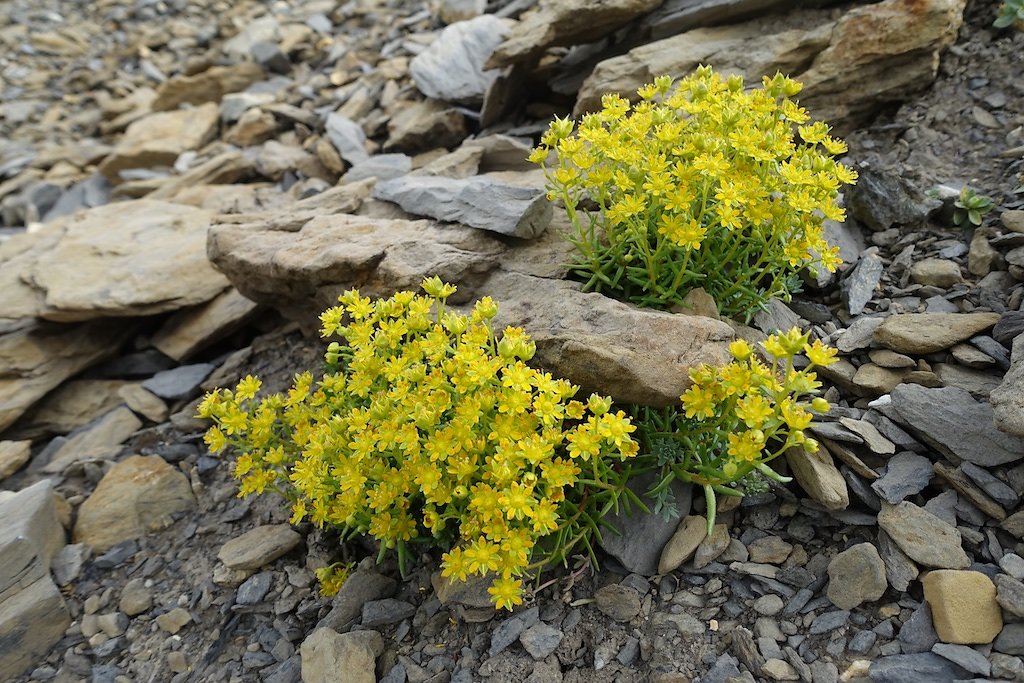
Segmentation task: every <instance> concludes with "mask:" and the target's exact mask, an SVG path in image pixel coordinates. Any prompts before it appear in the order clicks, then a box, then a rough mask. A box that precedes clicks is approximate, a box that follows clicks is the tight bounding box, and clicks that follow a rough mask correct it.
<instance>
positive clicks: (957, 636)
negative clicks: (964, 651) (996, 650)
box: [921, 569, 1003, 645]
mask: <svg viewBox="0 0 1024 683" xmlns="http://www.w3.org/2000/svg"><path fill="white" fill-rule="evenodd" d="M921 583H922V585H923V586H924V599H925V600H927V601H928V604H929V605H930V606H931V608H932V620H933V621H934V623H935V632H936V633H938V634H939V638H941V639H942V641H943V642H946V643H956V644H959V645H975V644H984V643H991V642H992V641H993V640H994V639H995V637H996V636H997V635H999V632H1000V631H1001V630H1002V628H1003V617H1002V614H1001V613H1000V611H999V603H998V602H997V601H996V587H995V585H994V584H993V583H992V580H991V579H989V578H988V577H987V576H985V575H984V574H982V573H980V572H973V571H956V570H952V569H943V570H939V571H933V572H929V573H928V574H927V575H926V576H925V577H924V579H923V580H922V582H921Z"/></svg>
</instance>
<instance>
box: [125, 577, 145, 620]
mask: <svg viewBox="0 0 1024 683" xmlns="http://www.w3.org/2000/svg"><path fill="white" fill-rule="evenodd" d="M152 606H153V592H152V591H151V590H150V589H149V588H147V587H146V582H145V581H144V580H143V579H138V578H136V579H129V580H128V583H126V584H125V585H124V587H123V588H122V589H121V599H120V601H119V602H118V603H117V607H118V609H119V610H121V611H122V612H124V613H125V614H127V615H128V616H130V617H134V616H136V615H138V614H142V613H143V612H148V611H149V610H150V608H151V607H152Z"/></svg>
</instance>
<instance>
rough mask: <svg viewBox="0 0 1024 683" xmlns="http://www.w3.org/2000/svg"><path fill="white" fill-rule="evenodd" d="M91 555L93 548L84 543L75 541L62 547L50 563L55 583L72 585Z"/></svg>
mask: <svg viewBox="0 0 1024 683" xmlns="http://www.w3.org/2000/svg"><path fill="white" fill-rule="evenodd" d="M62 525H63V520H62ZM91 555H92V549H91V548H89V546H87V545H84V544H82V543H73V544H71V545H66V546H64V547H63V548H61V549H60V550H59V551H58V552H57V554H56V555H54V556H53V561H52V562H51V563H50V570H51V571H52V572H53V580H54V583H56V584H57V585H58V586H67V585H70V584H71V583H72V582H73V581H74V580H75V579H77V578H78V576H79V575H80V574H81V573H82V566H83V565H84V564H85V562H86V560H88V559H89V557H90V556H91Z"/></svg>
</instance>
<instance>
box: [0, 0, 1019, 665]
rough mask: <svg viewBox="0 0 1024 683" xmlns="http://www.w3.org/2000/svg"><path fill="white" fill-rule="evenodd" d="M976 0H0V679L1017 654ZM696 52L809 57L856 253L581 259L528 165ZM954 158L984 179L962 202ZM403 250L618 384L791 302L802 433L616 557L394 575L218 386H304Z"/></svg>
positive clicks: (1013, 140) (999, 137)
mask: <svg viewBox="0 0 1024 683" xmlns="http://www.w3.org/2000/svg"><path fill="white" fill-rule="evenodd" d="M797 5H799V6H800V7H801V8H800V9H793V7H795V6H797ZM809 6H810V7H809ZM996 8H997V5H996V3H995V2H982V1H980V0H978V1H973V2H970V3H968V4H967V6H966V7H965V6H964V4H963V2H961V1H959V0H902V1H901V0H884V1H883V2H879V3H876V4H863V3H859V4H845V3H836V2H831V1H829V0H821V1H819V2H816V3H791V2H786V1H785V0H759V1H756V2H755V1H750V2H746V1H742V0H741V1H739V2H734V1H732V0H729V1H716V0H708V1H706V2H699V3H695V2H692V1H688V0H666V1H665V2H658V1H657V0H607V1H605V2H601V3H594V2H585V1H584V0H568V1H555V0H540V1H539V2H538V1H537V0H511V1H506V0H497V1H491V2H484V1H483V0H438V1H436V2H431V3H429V4H427V3H413V2H402V1H401V0H352V1H350V2H344V3H343V2H340V1H338V0H309V1H306V2H300V1H299V0H281V1H280V2H276V3H269V4H268V3H260V2H250V1H247V0H242V1H240V2H224V1H214V0H159V1H154V0H136V1H135V2H126V1H125V0H101V1H99V2H57V1H56V0H49V1H47V0H43V1H42V2H40V1H38V0H11V1H10V2H7V3H5V4H4V5H3V6H2V7H0V45H2V47H3V57H0V74H2V79H0V291H2V292H3V294H2V296H0V679H3V680H11V681H15V682H16V683H25V682H27V681H40V682H42V681H61V682H71V681H92V682H94V683H98V682H108V681H113V682H118V683H121V682H128V681H138V682H143V681H147V682H149V681H173V682H175V683H182V682H185V681H204V682H205V681H267V682H273V683H291V682H296V681H300V680H302V681H305V682H306V683H314V682H320V681H324V682H326V681H337V680H344V681H359V682H362V681H381V682H383V681H386V682H387V683H405V682H406V681H408V682H409V683H423V682H424V681H431V682H432V683H448V682H458V683H466V682H468V681H477V680H489V681H530V682H531V683H542V682H545V683H546V682H558V681H565V682H566V683H570V682H575V681H580V682H582V681H620V682H627V681H654V682H658V683H676V682H684V681H691V680H692V681H706V682H708V683H711V682H724V681H751V680H758V681H760V680H777V681H786V680H793V681H796V680H801V681H805V682H813V683H830V682H832V681H837V680H843V681H858V680H872V681H952V680H971V679H974V680H988V679H1000V680H1024V659H1022V656H1024V559H1022V558H1024V543H1022V541H1024V507H1022V506H1021V496H1022V495H1024V334H1022V332H1024V308H1022V301H1024V284H1022V283H1024V191H1021V190H1020V189H1019V188H1020V186H1021V185H1022V184H1024V179H1022V178H1021V174H1022V172H1024V114H1022V112H1024V82H1022V81H1021V79H1020V74H1021V73H1022V66H1024V61H1022V55H1024V32H1021V31H1014V30H1009V31H995V30H994V29H992V28H991V22H992V20H993V18H994V17H995V15H996ZM700 63H711V64H713V65H714V66H715V67H716V68H717V69H718V70H720V71H735V72H739V73H743V74H745V75H746V77H747V79H748V81H750V82H756V81H757V80H758V79H759V78H760V76H761V74H763V73H774V72H775V71H776V70H782V71H784V72H786V73H789V74H790V75H792V76H793V77H795V78H797V79H799V80H801V81H803V82H804V83H805V84H806V89H805V92H804V93H803V95H802V103H803V104H805V105H806V106H807V107H808V108H810V109H811V111H812V112H813V113H814V114H816V115H817V116H820V117H822V118H825V119H827V120H829V121H831V122H834V123H835V124H836V126H837V129H838V130H839V131H840V132H841V133H842V134H844V135H845V136H846V138H847V139H848V141H849V142H850V152H849V154H848V157H847V159H846V162H847V163H849V164H851V165H853V166H855V167H856V168H858V170H859V171H860V174H861V180H860V182H859V183H858V185H857V186H856V188H854V189H852V190H851V191H850V192H849V193H848V195H847V197H846V198H845V200H846V204H847V206H848V208H849V212H850V218H849V219H848V220H847V222H846V223H845V224H841V225H840V224H832V225H830V226H829V228H830V237H831V239H833V240H834V241H835V243H836V244H838V245H839V246H840V247H841V249H842V255H843V259H844V266H843V268H842V269H841V271H840V273H838V274H837V275H836V276H834V277H828V278H821V279H813V278H810V277H808V278H807V283H806V290H805V292H804V293H802V294H801V295H799V296H798V297H797V298H796V300H794V301H793V302H792V303H791V304H789V305H782V304H778V305H774V306H771V307H769V309H768V310H767V311H765V312H764V313H762V314H760V315H759V316H758V317H757V318H756V319H755V320H754V321H753V324H752V326H750V327H745V326H741V325H737V324H735V323H730V322H727V321H722V320H718V319H716V318H715V317H714V312H713V311H706V312H707V313H710V315H711V316H712V317H703V316H688V315H673V314H665V313H656V312H651V311H640V310H636V309H633V308H632V307H629V306H626V305H623V304H621V303H618V302H615V301H612V300H611V299H607V298H605V297H603V296H600V295H597V294H583V293H581V292H580V291H579V286H578V285H577V284H576V283H573V282H571V281H569V280H567V279H566V272H565V270H564V267H563V265H562V264H563V263H565V262H566V259H567V254H568V251H567V249H568V247H567V246H566V244H565V242H564V241H563V240H562V239H561V238H560V237H559V231H560V230H561V229H562V228H564V225H565V224H564V219H562V218H561V217H560V216H559V214H558V211H557V209H555V210H554V211H552V208H551V206H550V205H549V204H548V202H547V201H546V200H545V199H544V191H543V178H542V177H541V176H540V175H539V172H538V171H537V170H536V169H534V168H533V167H531V166H530V165H529V164H527V163H526V162H525V161H524V157H525V155H526V153H527V151H528V150H529V148H530V147H531V145H533V144H534V143H535V142H536V136H537V135H539V133H540V132H541V131H542V130H544V128H545V127H546V125H547V122H548V121H549V120H550V117H551V116H552V115H554V114H566V113H570V112H576V113H577V114H579V113H581V112H584V111H586V110H588V109H589V108H591V107H593V106H594V103H595V102H596V101H597V98H598V97H599V95H600V93H602V92H605V91H608V90H619V91H621V92H623V93H625V94H628V93H629V92H630V91H631V90H633V89H635V88H636V86H638V85H640V84H642V83H643V82H645V81H646V80H648V79H649V78H650V77H652V76H654V75H657V74H660V73H672V74H675V75H680V74H683V73H686V72H688V71H689V70H691V69H692V68H693V67H694V66H696V65H697V64H700ZM965 184H967V185H970V186H971V187H973V188H974V189H976V190H977V191H978V192H979V194H982V195H988V196H990V197H992V198H993V200H994V201H995V204H996V209H995V210H994V211H993V212H991V213H989V214H988V215H986V216H985V218H984V220H983V223H982V225H981V226H978V227H977V228H974V227H973V226H969V225H968V226H961V227H958V226H955V225H954V223H953V210H952V209H953V205H952V204H953V200H954V198H955V196H956V195H957V193H958V192H959V190H960V188H961V187H963V186H964V185H965ZM929 190H934V191H933V192H928V191H929ZM426 274H438V275H441V276H442V277H443V278H445V279H447V280H449V281H452V282H456V283H458V284H459V286H460V295H461V296H462V297H463V299H462V300H463V301H467V300H469V299H472V298H473V297H474V296H477V295H482V294H484V293H486V294H489V295H491V296H494V297H495V298H496V299H498V300H499V301H500V302H501V305H502V316H503V318H504V320H505V322H509V323H516V324H522V325H524V326H525V327H526V328H527V329H528V330H529V332H530V333H531V334H532V335H533V337H534V338H535V339H536V340H537V342H538V354H537V358H536V360H537V362H538V363H540V364H542V365H544V366H545V367H548V368H549V369H551V370H552V371H554V372H556V373H558V374H560V375H562V376H565V377H568V378H570V379H572V380H573V381H575V382H577V383H579V384H582V385H584V387H586V388H598V389H601V390H602V391H603V392H605V393H611V394H612V395H613V396H615V397H616V398H617V399H619V400H623V401H634V402H649V403H659V402H665V401H668V400H671V399H672V398H673V397H674V396H678V394H679V393H680V391H681V390H682V388H683V387H685V383H686V377H687V371H688V369H689V368H690V367H692V366H693V365H695V364H698V363H700V362H711V363H716V362H721V361H722V360H723V359H724V357H725V346H726V345H727V343H728V341H730V340H731V339H733V338H734V336H736V335H739V336H743V337H746V338H749V339H753V340H756V339H759V338H763V335H764V333H766V332H771V331H774V330H775V329H780V328H783V329H785V328H788V327H790V326H791V325H793V324H799V325H801V326H802V327H804V328H805V329H809V330H811V331H812V333H813V334H814V335H815V336H816V337H819V338H822V339H825V340H826V341H828V342H830V343H832V344H834V345H836V346H837V347H838V348H839V349H840V351H841V355H842V361H841V362H840V363H838V364H837V365H835V366H832V367H831V368H829V369H828V372H827V376H826V379H827V381H828V387H829V389H828V397H829V398H830V400H831V401H832V402H833V404H834V408H833V409H832V411H831V412H830V413H829V415H828V416H827V417H826V418H825V419H824V420H822V421H821V422H818V423H816V424H815V425H814V427H813V429H814V432H815V435H816V437H817V438H818V439H819V440H820V442H821V443H822V444H823V446H824V448H823V449H822V450H821V451H820V452H819V453H818V454H816V455H811V454H807V453H803V452H791V453H790V454H789V455H788V456H787V459H786V462H781V463H776V465H777V466H778V469H780V470H781V471H783V472H786V473H790V474H792V475H793V477H794V479H795V481H794V482H793V483H792V484H789V485H787V486H781V485H775V484H772V485H768V483H767V482H766V483H765V484H764V485H763V486H761V487H760V488H758V489H757V490H751V491H748V494H747V495H746V496H745V497H744V498H743V499H742V500H740V501H739V502H735V499H729V500H728V501H723V505H722V508H721V509H720V510H719V514H718V520H717V521H718V524H717V525H716V527H715V529H714V533H713V534H711V535H710V536H708V537H706V538H705V533H704V527H705V519H704V517H703V516H702V515H703V513H704V510H703V500H702V498H701V497H700V496H696V497H694V496H693V495H692V492H691V491H690V490H689V489H688V488H687V487H684V486H679V487H677V490H676V492H675V493H676V501H677V504H678V508H679V511H680V514H681V519H672V520H668V521H666V520H664V519H662V518H661V517H659V516H652V515H640V514H634V515H623V516H619V517H616V518H614V519H610V520H609V521H610V522H611V523H612V524H614V525H615V526H616V527H617V528H620V529H622V530H623V532H624V533H623V535H622V536H614V535H612V534H608V535H606V537H605V542H604V546H603V549H602V555H601V559H602V565H601V568H600V570H599V571H595V570H594V569H593V568H591V567H590V566H589V565H587V564H586V563H585V562H583V561H582V558H573V561H572V563H571V564H570V566H569V567H567V568H565V569H564V570H561V571H554V572H550V573H548V574H546V575H544V576H542V577H540V578H539V580H538V583H537V585H536V587H535V591H534V593H533V594H532V595H531V596H529V600H528V601H527V604H525V605H523V607H522V608H520V609H518V610H517V611H516V612H515V613H514V614H507V613H501V614H495V613H494V611H493V609H491V608H490V607H489V606H488V604H487V601H486V593H484V592H483V591H484V588H485V586H482V585H479V584H477V583H471V584H469V585H461V584H457V585H452V584H448V583H446V582H444V581H441V580H439V578H438V577H437V576H436V570H437V565H438V558H437V557H436V556H429V555H425V556H424V557H422V558H420V561H419V562H417V564H416V567H415V569H414V571H413V573H412V575H411V576H409V577H407V578H406V579H404V580H403V579H401V578H400V577H399V576H398V572H397V567H396V566H395V563H394V561H393V560H391V559H386V560H385V561H384V563H383V564H381V565H376V564H375V563H374V558H375V556H376V551H375V549H374V548H372V547H371V546H370V545H369V544H368V543H360V542H355V543H348V544H339V543H338V542H337V538H336V537H333V536H332V535H331V534H329V533H322V532H319V531H316V530H315V529H313V528H312V527H311V526H309V525H299V526H295V527H293V526H291V525H289V524H288V523H287V519H288V514H287V512H286V511H285V509H284V507H283V506H282V505H281V503H280V501H279V500H276V499H274V498H273V497H272V496H267V497H264V498H256V499H253V498H249V499H244V500H240V499H238V498H237V497H236V495H235V493H236V489H235V485H234V482H233V480H232V477H231V462H230V458H220V457H215V456H212V455H210V454H209V453H208V452H207V450H206V449H205V447H204V445H203V442H202V433H203V431H204V429H205V425H204V424H203V423H201V422H199V421H197V420H195V419H194V418H193V417H192V416H193V414H194V410H195V405H196V402H197V401H198V399H199V397H200V395H201V393H202V392H203V391H206V390H209V389H212V388H214V387H218V386H227V385H230V384H231V383H233V382H234V381H236V380H237V379H238V378H239V377H241V376H242V375H245V374H248V373H253V374H258V375H260V376H261V377H262V378H264V380H265V382H266V387H267V390H270V391H274V390H280V389H283V388H285V387H287V386H288V384H289V382H290V379H291V377H292V376H293V375H294V373H296V372H298V371H301V370H305V369H315V368H317V367H318V363H319V359H320V354H321V352H322V343H321V342H320V341H319V340H317V339H316V338H315V337H309V336H305V335H304V334H303V333H304V332H306V333H309V332H311V331H313V330H314V329H315V325H316V314H317V313H318V312H319V311H320V310H322V309H323V308H324V307H325V306H327V305H328V304H330V303H332V301H333V299H334V297H336V296H337V294H338V293H339V292H341V291H342V290H344V289H346V288H348V287H351V286H359V287H360V288H362V289H363V291H364V292H365V293H370V294H380V295H384V294H389V293H391V292H393V291H394V290H396V289H399V288H405V287H414V286H415V285H416V284H417V283H418V281H419V280H420V279H421V278H422V277H423V276H424V275H426ZM641 485H642V483H640V484H638V487H639V486H641ZM336 561H345V562H353V563H355V565H356V569H355V571H354V573H353V574H352V576H351V577H350V578H349V580H348V582H347V583H346V584H345V585H344V587H343V588H342V590H341V592H340V593H339V594H338V595H337V596H335V597H334V598H327V597H323V596H321V595H320V594H319V592H318V590H317V586H316V583H315V581H314V578H313V573H314V571H315V570H316V569H318V568H320V567H323V566H325V565H327V564H330V563H332V562H336Z"/></svg>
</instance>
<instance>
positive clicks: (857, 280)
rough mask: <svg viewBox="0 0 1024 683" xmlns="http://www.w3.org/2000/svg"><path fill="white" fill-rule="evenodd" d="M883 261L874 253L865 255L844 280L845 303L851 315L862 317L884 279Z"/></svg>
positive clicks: (842, 286) (842, 287)
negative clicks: (865, 307)
mask: <svg viewBox="0 0 1024 683" xmlns="http://www.w3.org/2000/svg"><path fill="white" fill-rule="evenodd" d="M883 270H884V266H883V265H882V259H880V258H879V257H878V255H877V254H874V253H866V254H864V255H863V256H862V257H861V259H860V261H859V262H858V263H857V265H856V266H855V267H854V268H853V270H852V271H851V272H850V274H849V275H848V276H847V277H846V279H844V280H843V282H842V285H841V289H842V292H843V301H844V302H845V303H846V309H847V310H848V311H849V312H850V315H860V314H861V313H863V312H864V306H865V305H867V303H868V302H869V301H871V299H872V297H873V296H874V294H875V288H876V287H877V286H878V283H879V281H880V280H881V279H882V271H883Z"/></svg>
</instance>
